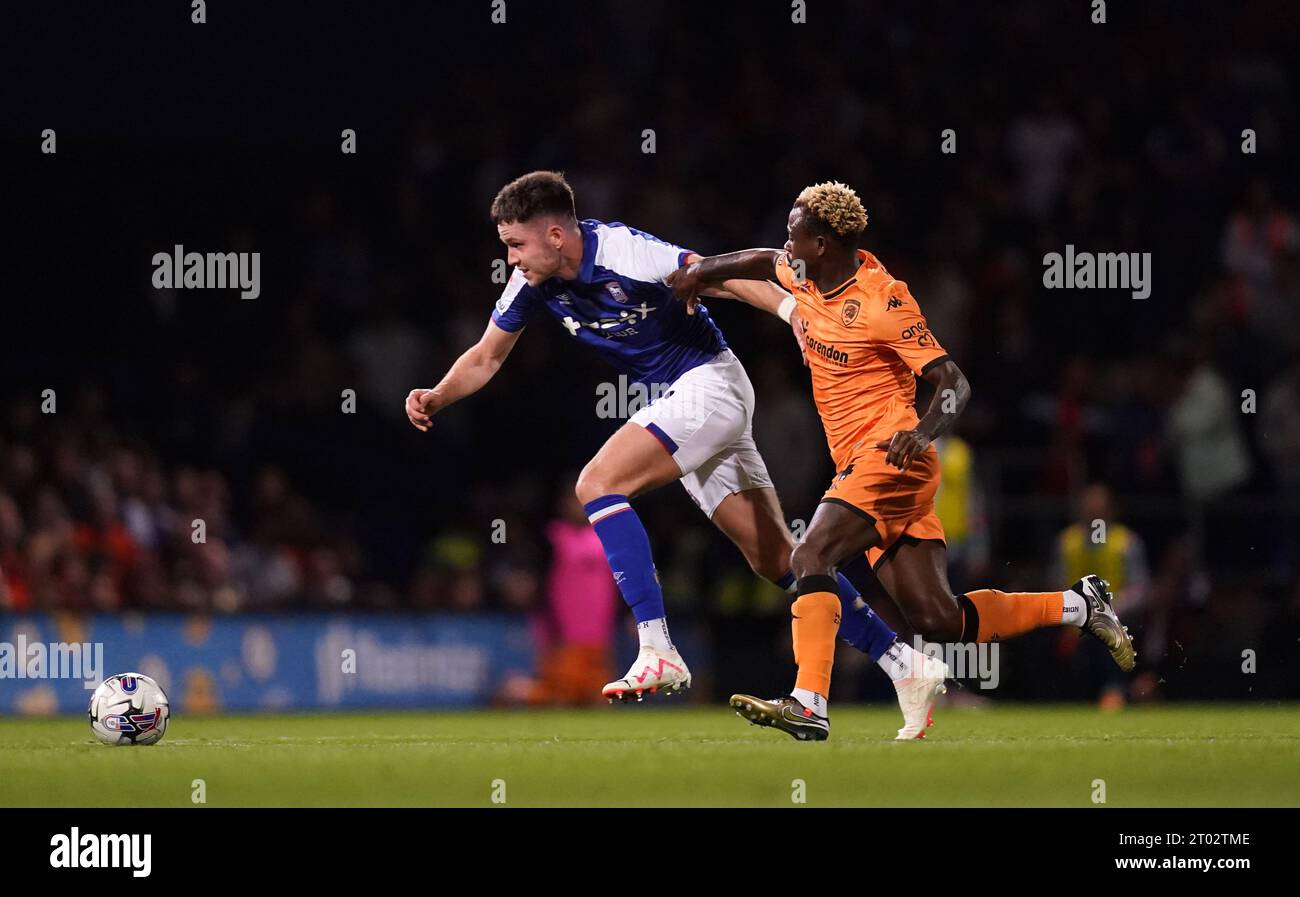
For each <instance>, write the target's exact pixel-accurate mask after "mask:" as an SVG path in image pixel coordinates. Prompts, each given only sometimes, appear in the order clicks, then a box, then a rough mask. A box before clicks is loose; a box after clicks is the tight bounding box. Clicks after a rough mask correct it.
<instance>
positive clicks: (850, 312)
mask: <svg viewBox="0 0 1300 897" xmlns="http://www.w3.org/2000/svg"><path fill="white" fill-rule="evenodd" d="M861 310H862V303H861V302H859V301H858V300H857V299H846V300H844V306H843V307H842V308H841V309H840V320H841V321H843V322H844V326H845V327H848V326H849V325H850V324H852V323H853V322H854V321H856V320H857V319H858V312H859V311H861Z"/></svg>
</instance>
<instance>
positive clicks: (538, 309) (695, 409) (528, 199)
mask: <svg viewBox="0 0 1300 897" xmlns="http://www.w3.org/2000/svg"><path fill="white" fill-rule="evenodd" d="M491 216H492V221H493V222H494V223H495V224H496V227H497V233H498V235H499V236H500V238H501V242H503V243H504V244H505V245H506V247H507V261H508V262H509V263H510V264H511V265H512V266H513V268H514V271H513V273H512V275H511V277H510V280H509V282H508V283H507V284H506V287H505V290H504V292H503V293H502V294H501V297H500V298H499V299H498V300H497V303H496V307H495V309H494V310H493V312H492V318H491V320H490V321H489V322H488V325H487V329H486V330H485V331H484V333H483V336H482V337H481V338H480V339H479V341H478V342H477V343H476V344H475V345H473V346H471V347H470V348H469V349H468V350H466V351H465V352H464V354H462V355H461V356H460V358H458V359H457V360H456V362H455V363H454V364H453V365H452V366H451V368H450V370H448V371H447V373H446V375H445V376H444V377H443V378H442V380H441V381H440V382H439V383H438V385H437V386H434V387H433V388H431V389H414V390H412V391H411V392H410V394H409V395H408V396H407V399H406V413H407V416H408V417H409V418H410V421H411V423H412V424H413V425H414V426H415V427H417V428H418V429H419V430H421V431H427V430H428V429H429V427H430V426H431V423H432V420H431V419H432V416H433V415H434V414H436V413H437V412H438V411H440V410H441V409H443V408H445V407H447V406H448V405H450V404H451V403H452V402H456V401H458V400H460V399H463V398H465V397H466V396H468V395H470V394H472V393H474V392H476V391H478V390H479V389H481V388H482V387H483V386H484V385H485V384H486V383H487V382H488V381H489V380H490V379H491V378H492V376H493V375H494V374H495V373H496V371H497V370H498V369H499V368H500V367H501V364H502V363H503V362H504V361H505V359H506V356H507V355H509V354H510V350H511V349H512V348H513V347H514V345H515V342H516V341H517V340H518V339H519V335H520V334H521V333H522V332H523V330H524V327H525V326H526V325H527V324H528V323H529V322H530V321H532V320H534V319H535V318H537V317H538V316H543V315H548V316H550V317H552V318H554V319H555V320H556V321H558V322H559V324H560V325H561V326H562V327H563V330H564V333H565V337H564V338H567V339H573V340H577V341H578V342H580V343H583V344H585V345H586V346H587V347H588V348H589V349H591V350H593V351H594V352H595V353H596V355H598V356H599V357H601V358H603V359H604V360H605V361H606V362H608V363H609V364H610V365H611V366H612V367H613V368H615V369H616V370H617V371H619V372H621V373H623V374H625V375H626V376H627V377H628V379H629V381H630V382H632V383H639V384H642V385H643V386H644V387H645V389H646V391H647V394H648V395H650V396H651V397H657V398H654V400H653V401H651V402H650V404H648V405H646V406H645V407H643V408H642V409H641V410H639V411H637V412H636V413H635V414H634V415H633V416H632V417H631V418H630V419H629V420H628V421H627V423H625V424H624V425H623V426H622V427H620V428H619V429H618V430H617V431H616V432H615V433H614V434H613V435H612V436H610V438H609V440H608V441H607V442H606V443H605V444H604V446H603V447H602V448H601V449H600V450H599V451H598V452H597V453H596V455H595V457H594V458H592V459H591V461H590V462H588V464H587V465H586V467H585V468H583V470H582V473H581V475H580V476H579V478H578V482H577V487H576V491H577V495H578V498H579V499H580V500H581V501H582V502H583V504H584V506H585V509H586V513H587V516H588V519H589V520H590V521H591V525H592V526H593V528H594V529H595V531H596V535H597V536H598V537H599V538H600V541H601V544H602V546H603V547H604V550H605V556H606V558H607V559H608V561H609V566H610V570H611V572H612V573H613V576H614V580H615V582H616V583H617V584H618V587H619V589H620V591H621V592H622V595H623V599H624V600H625V601H626V602H627V605H628V606H629V607H630V608H631V609H632V614H633V616H634V617H635V619H636V623H637V633H638V635H639V640H640V650H639V653H638V655H637V657H636V660H635V661H634V662H633V663H632V665H631V667H630V668H629V669H628V671H627V674H626V675H625V676H623V677H622V678H621V679H617V680H615V681H613V682H610V683H609V684H608V685H606V686H605V687H604V689H603V694H604V695H605V696H606V697H608V698H609V699H610V700H611V701H612V700H614V699H618V700H626V699H627V698H629V697H632V696H635V697H636V698H637V699H638V700H639V699H640V698H641V696H642V695H643V694H644V693H647V692H656V691H668V692H672V691H680V690H682V689H685V688H688V687H689V686H690V684H691V674H690V670H689V669H688V667H687V665H686V661H685V660H684V659H683V658H682V656H681V654H679V653H678V651H677V649H676V647H674V645H673V641H672V638H671V636H670V635H669V630H668V621H667V615H666V613H665V611H664V597H663V591H662V589H661V588H660V585H659V580H658V576H657V574H656V571H655V565H654V560H653V558H652V555H651V549H650V539H649V537H648V535H647V534H646V530H645V528H644V527H643V526H642V524H641V520H640V518H639V517H638V516H637V513H636V510H635V508H634V507H633V505H632V503H633V500H634V499H636V498H637V497H638V496H640V495H643V494H645V493H646V492H649V491H650V490H652V489H657V488H659V487H660V486H663V485H666V484H668V483H671V482H673V481H674V480H680V481H681V483H682V485H683V486H684V487H685V488H686V491H687V493H688V494H689V495H690V496H691V498H692V499H693V500H694V501H695V503H696V504H697V505H698V506H699V507H700V510H702V511H703V512H704V513H705V514H706V515H708V517H709V519H710V520H712V521H713V523H714V524H715V525H716V526H717V527H718V529H720V530H721V531H722V532H723V533H725V534H726V535H727V537H728V538H730V539H731V541H732V542H734V543H735V545H736V547H737V548H739V549H740V551H741V553H742V554H743V555H744V557H745V560H746V561H748V562H749V565H750V567H751V568H752V569H753V570H754V571H755V572H756V573H757V574H758V575H759V576H762V577H765V578H766V579H769V580H771V581H772V582H774V583H776V584H777V585H779V586H781V587H782V588H784V589H786V590H788V591H793V588H794V577H793V575H792V574H791V567H790V553H791V551H792V550H793V548H794V541H793V538H792V537H791V534H790V531H789V529H788V528H787V527H786V524H785V522H784V518H783V516H782V513H781V506H780V503H779V501H778V500H777V496H776V490H775V489H774V488H773V487H772V480H771V478H770V477H769V476H768V472H767V468H766V467H765V466H764V464H763V459H762V457H761V456H760V455H759V453H758V449H757V447H756V446H755V444H754V437H753V433H752V427H751V424H752V419H753V414H754V389H753V387H752V386H751V384H750V382H749V377H748V376H747V375H746V373H745V368H744V367H743V366H742V365H741V363H740V359H738V358H737V357H736V355H735V353H734V352H732V351H731V349H729V348H728V347H727V342H726V340H725V339H724V338H723V335H722V332H721V331H720V330H719V329H718V326H717V325H716V324H715V323H714V322H713V320H712V319H711V318H710V317H709V313H708V310H707V309H706V308H704V307H703V306H698V307H697V308H696V312H695V313H694V314H688V313H687V309H686V306H685V305H684V304H683V303H681V302H679V301H676V300H675V299H674V297H673V293H672V290H671V288H669V287H668V286H667V285H666V284H665V282H664V281H665V278H666V277H667V276H668V275H669V274H671V273H672V272H673V271H676V270H677V269H678V268H679V267H681V266H682V265H684V264H688V263H690V262H692V261H695V260H698V259H699V258H700V256H698V255H697V254H695V253H693V252H690V251H689V250H686V249H682V248H681V247H679V246H674V245H672V244H670V243H666V242H664V241H662V240H659V239H657V238H655V237H653V236H651V235H650V234H647V233H645V232H643V231H639V230H636V229H634V228H631V227H628V226H626V225H624V224H619V223H609V224H606V223H603V222H600V221H595V220H591V219H581V220H580V219H579V218H578V217H577V213H576V210H575V205H574V197H573V190H572V189H571V188H570V186H569V184H568V183H567V182H566V181H565V179H564V177H563V175H561V174H559V173H557V172H551V171H535V172H532V173H530V174H526V175H524V176H522V177H520V178H518V179H516V180H514V181H512V182H511V183H509V184H507V185H506V186H505V187H503V188H502V189H501V191H500V192H499V193H498V194H497V196H496V199H495V200H494V201H493V203H492V210H491ZM723 286H724V291H723V292H715V293H714V294H713V295H715V296H719V295H721V296H730V297H732V298H740V299H742V301H746V302H749V303H750V304H754V305H757V306H759V307H761V308H763V310H765V311H768V312H770V313H772V314H779V315H781V316H782V317H783V319H785V320H787V321H789V320H790V318H789V313H790V312H789V307H784V308H783V307H781V306H782V305H784V304H785V303H783V302H780V301H777V300H776V299H774V298H773V295H774V294H773V291H770V290H755V289H751V288H750V287H752V286H753V285H752V284H748V285H747V284H745V283H740V282H728V283H726V284H724V285H723ZM777 295H779V294H777ZM790 304H793V301H792V300H791V302H790ZM769 306H770V307H769ZM838 586H839V595H840V599H841V601H842V607H841V610H842V613H841V622H840V629H839V636H840V638H841V640H842V641H845V642H848V643H850V644H852V645H854V646H855V647H857V648H858V649H859V650H862V651H864V652H865V653H867V654H868V655H869V656H870V657H871V658H872V659H873V660H875V661H877V662H878V663H879V664H880V665H881V667H882V668H884V669H885V671H886V672H887V673H889V674H890V677H891V679H894V680H895V681H896V682H897V681H898V680H900V679H902V678H904V677H905V676H907V675H908V672H909V671H910V669H911V668H912V666H913V661H914V659H915V658H914V657H913V655H914V652H913V649H912V648H911V647H910V646H908V645H906V644H904V643H903V642H901V641H899V640H898V638H897V637H896V635H895V633H894V632H893V631H892V630H890V628H889V627H888V626H887V625H886V624H885V623H884V621H882V620H881V619H880V618H879V617H878V616H876V615H875V614H874V613H872V611H871V609H870V608H869V607H867V605H866V604H865V603H864V602H863V601H862V599H861V598H860V597H859V595H858V594H857V591H856V589H854V587H853V586H852V585H851V584H850V583H849V581H848V580H847V579H846V578H845V577H844V576H843V574H840V575H839V577H838ZM800 697H802V698H804V699H806V700H805V704H806V705H808V706H813V701H814V697H813V696H811V695H807V696H800ZM818 697H819V698H820V700H821V701H824V700H825V699H824V697H821V696H818ZM817 712H818V715H819V716H822V717H824V716H825V715H826V713H825V708H824V707H817ZM904 715H905V716H906V712H905V714H904ZM905 722H906V723H908V724H914V723H916V722H917V721H915V720H905ZM921 724H922V725H923V724H924V723H923V721H922V722H921Z"/></svg>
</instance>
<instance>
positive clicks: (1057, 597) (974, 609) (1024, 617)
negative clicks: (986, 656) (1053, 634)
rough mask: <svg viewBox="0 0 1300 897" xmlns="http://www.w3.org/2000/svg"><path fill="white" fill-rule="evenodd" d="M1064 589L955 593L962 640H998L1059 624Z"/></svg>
mask: <svg viewBox="0 0 1300 897" xmlns="http://www.w3.org/2000/svg"><path fill="white" fill-rule="evenodd" d="M1064 599H1065V594H1064V593H1063V592H999V591H998V590H997V589H979V590H978V591H974V592H967V593H966V594H965V595H958V596H957V603H958V604H960V605H961V609H962V615H963V625H962V638H961V640H962V641H964V642H969V641H978V642H1000V641H1002V640H1004V639H1009V638H1011V637H1013V636H1017V635H1021V634H1023V633H1026V632H1029V631H1030V630H1032V629H1041V628H1042V627H1044V626H1060V625H1061V613H1062V608H1063V607H1064Z"/></svg>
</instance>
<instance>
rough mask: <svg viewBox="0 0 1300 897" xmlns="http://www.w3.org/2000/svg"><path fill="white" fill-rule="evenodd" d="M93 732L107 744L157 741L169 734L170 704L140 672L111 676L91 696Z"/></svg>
mask: <svg viewBox="0 0 1300 897" xmlns="http://www.w3.org/2000/svg"><path fill="white" fill-rule="evenodd" d="M87 713H88V715H89V717H90V731H91V732H92V733H93V734H94V736H95V737H96V738H97V739H99V740H100V741H102V742H103V743H104V744H111V745H139V746H143V745H150V744H157V743H158V742H159V741H161V740H162V737H163V735H165V734H166V733H167V723H168V720H169V719H170V718H171V706H170V704H169V702H168V700H167V695H166V694H164V693H163V690H162V688H160V687H159V685H158V683H157V682H155V681H154V680H153V679H151V678H149V677H148V676H145V675H143V674H141V673H121V674H119V675H116V676H109V677H108V678H107V679H105V680H104V681H103V682H102V683H100V686H99V687H98V688H97V689H95V693H94V694H92V695H91V696H90V706H89V707H88V708H87Z"/></svg>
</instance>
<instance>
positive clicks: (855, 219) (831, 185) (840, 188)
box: [795, 181, 867, 240]
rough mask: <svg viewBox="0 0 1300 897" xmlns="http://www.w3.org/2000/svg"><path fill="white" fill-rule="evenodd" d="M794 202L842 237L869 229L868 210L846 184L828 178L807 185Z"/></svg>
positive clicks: (849, 236)
mask: <svg viewBox="0 0 1300 897" xmlns="http://www.w3.org/2000/svg"><path fill="white" fill-rule="evenodd" d="M795 205H799V206H803V207H804V208H805V209H807V210H808V211H809V212H810V213H811V214H812V216H813V217H814V218H816V219H817V220H818V221H820V222H822V223H823V224H825V225H826V226H827V227H829V228H830V229H831V230H832V231H834V232H835V233H836V235H838V236H839V237H840V238H841V239H844V240H851V239H854V238H856V237H858V236H859V235H860V234H861V233H862V232H863V231H864V230H866V229H867V210H866V209H865V208H864V207H863V205H862V200H860V199H858V194H857V193H855V192H854V190H853V188H852V187H850V186H848V185H847V184H841V183H840V182H839V181H826V182H825V183H823V184H814V185H813V186H811V187H804V188H803V192H801V193H800V194H799V196H798V198H797V199H796V200H795Z"/></svg>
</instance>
